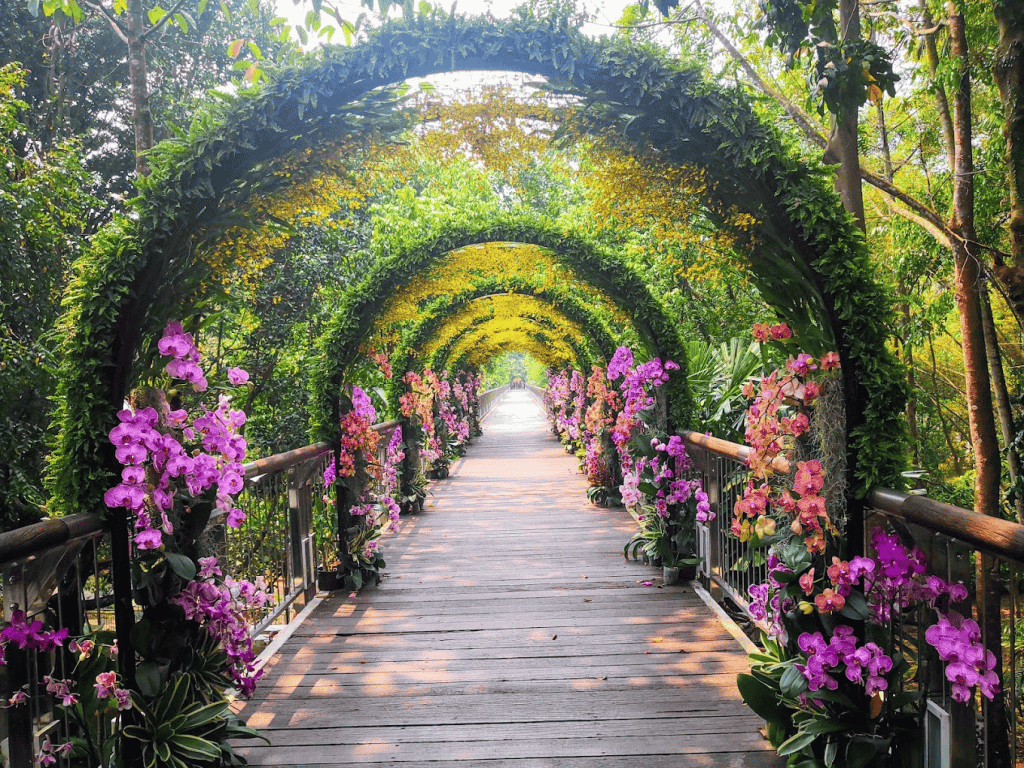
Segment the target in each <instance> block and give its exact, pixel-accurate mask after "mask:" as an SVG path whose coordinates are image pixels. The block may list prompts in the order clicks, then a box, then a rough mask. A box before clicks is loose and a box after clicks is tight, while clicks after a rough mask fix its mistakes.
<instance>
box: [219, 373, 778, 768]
mask: <svg viewBox="0 0 1024 768" xmlns="http://www.w3.org/2000/svg"><path fill="white" fill-rule="evenodd" d="M512 394H515V393H512ZM524 397H527V398H528V397H529V396H528V395H524ZM517 402H518V407H520V408H522V407H524V406H525V405H530V403H532V401H529V402H527V401H516V400H515V399H512V400H510V401H509V402H508V403H506V404H505V405H501V404H499V405H498V406H497V407H496V409H495V410H494V411H492V414H491V417H489V421H488V425H487V434H486V435H485V436H484V437H483V438H480V439H479V440H476V441H474V444H473V445H472V446H471V448H470V454H469V455H468V456H467V457H466V458H464V459H462V460H460V461H458V462H456V463H455V464H454V465H453V467H452V473H453V474H452V477H451V478H450V479H449V480H446V481H444V482H440V483H435V484H433V486H432V491H433V493H434V495H433V496H432V497H431V499H430V504H429V505H428V507H427V509H426V511H424V512H423V513H421V514H419V515H416V516H413V517H411V518H408V519H406V520H405V524H404V529H403V532H402V534H401V535H400V536H399V537H397V538H394V539H391V540H388V541H387V551H386V558H387V561H388V566H389V567H388V575H386V576H385V578H384V580H383V581H382V583H381V584H380V585H379V586H378V587H376V588H370V589H366V590H364V591H363V592H361V593H360V594H358V595H351V596H350V595H348V593H343V592H342V593H336V594H334V595H331V596H330V597H329V598H328V599H326V600H324V601H323V603H322V604H321V605H320V606H319V607H318V608H317V610H316V611H315V612H314V613H313V615H312V616H311V617H310V618H309V619H308V620H307V621H306V622H305V623H304V624H303V625H302V626H300V627H299V628H297V630H296V632H295V633H294V634H293V635H292V636H291V637H290V638H289V640H288V641H287V642H286V643H285V644H284V646H283V648H282V649H281V651H280V652H279V653H278V655H277V656H276V657H275V658H274V659H272V660H271V661H270V663H269V664H268V665H267V674H266V677H265V679H264V682H263V683H262V684H261V686H260V688H259V690H258V692H257V696H256V698H254V699H253V700H252V701H250V702H246V703H239V704H238V705H236V711H238V712H239V713H240V715H241V716H242V717H243V718H245V719H247V720H248V721H249V723H250V724H251V725H253V726H254V727H256V728H259V729H260V730H261V732H262V733H263V734H264V735H266V736H268V737H269V738H270V739H271V741H272V744H271V745H270V746H259V745H254V744H252V743H249V744H239V745H238V746H239V747H240V749H241V751H242V753H243V754H244V755H245V756H246V757H247V758H248V759H249V761H250V764H252V765H278V766H287V765H295V766H298V765H302V766H303V768H309V767H310V766H339V767H340V766H354V765H366V764H373V765H375V766H386V765H387V766H402V767H403V768H423V767H425V766H427V765H430V766H439V765H465V766H467V767H468V766H493V768H616V767H618V766H630V768H636V767H637V766H642V768H667V767H668V766H672V767H673V768H678V767H679V766H689V765H693V766H736V767H737V768H778V767H779V766H781V765H782V763H781V761H780V760H779V759H778V758H777V757H776V756H775V755H774V753H773V752H772V751H771V749H770V747H769V746H768V745H767V744H766V742H765V741H764V740H763V738H762V737H761V735H760V733H759V732H758V729H759V728H760V727H761V725H762V724H761V723H760V722H759V721H758V720H757V718H756V717H755V716H753V714H752V713H751V712H749V711H748V710H746V709H745V708H744V707H743V706H742V703H741V702H740V700H739V696H738V694H737V692H736V687H735V680H736V673H737V672H739V671H745V670H746V669H747V664H746V660H745V657H744V654H743V652H742V650H741V649H740V648H739V646H738V645H737V644H736V642H735V640H733V639H732V637H731V636H729V635H728V633H727V632H726V631H725V630H724V628H723V627H722V626H721V624H720V623H719V622H718V620H717V618H715V617H714V616H713V615H712V614H711V613H710V612H709V611H708V610H707V608H706V606H704V604H703V602H701V601H700V600H699V598H697V597H696V596H695V595H694V594H693V593H692V591H691V590H689V588H687V587H686V586H680V585H676V586H669V587H663V586H662V585H661V580H660V573H659V572H658V571H656V570H655V569H653V568H650V567H647V566H644V565H642V564H640V563H637V562H634V561H627V560H625V559H623V557H622V545H623V543H624V541H625V540H626V539H628V537H629V535H630V532H631V530H632V521H631V520H630V519H629V517H628V515H626V514H625V513H624V512H623V511H622V510H614V509H612V510H608V509H599V508H596V507H593V506H591V505H589V504H588V503H587V502H586V500H585V496H584V495H583V489H584V487H585V483H583V482H582V480H581V478H580V476H579V475H578V474H577V473H576V460H575V459H574V458H573V457H570V456H567V455H566V454H565V452H564V451H562V450H561V448H560V446H558V445H557V443H556V442H555V441H554V440H553V438H552V437H551V436H550V432H549V430H548V428H547V426H546V424H545V423H544V422H543V421H542V419H541V418H540V414H539V411H538V410H537V409H536V408H535V406H530V407H531V408H532V409H533V410H532V411H529V409H528V412H527V415H526V416H523V414H522V413H519V414H518V415H516V414H512V411H511V410H510V409H514V408H515V407H516V404H517ZM510 414H511V415H510ZM531 414H532V415H531ZM645 582H646V583H645Z"/></svg>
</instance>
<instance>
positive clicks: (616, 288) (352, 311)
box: [312, 215, 692, 440]
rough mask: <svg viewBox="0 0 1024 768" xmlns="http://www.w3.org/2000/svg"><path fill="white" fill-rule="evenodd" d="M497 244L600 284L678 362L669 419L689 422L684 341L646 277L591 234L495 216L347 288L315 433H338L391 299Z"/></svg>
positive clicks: (326, 343) (323, 370)
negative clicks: (527, 250) (341, 402)
mask: <svg viewBox="0 0 1024 768" xmlns="http://www.w3.org/2000/svg"><path fill="white" fill-rule="evenodd" d="M494 242H500V243H509V244H513V245H519V246H537V247H539V248H542V249H544V251H545V253H547V254H548V255H550V257H551V258H553V259H554V260H555V261H557V262H558V263H559V264H560V265H562V266H563V267H564V268H565V269H566V271H567V272H568V273H569V274H571V275H573V276H574V277H575V278H576V279H577V280H578V281H580V282H581V283H584V284H587V285H589V286H592V287H593V288H596V289H597V290H598V291H600V292H601V293H602V294H603V295H605V296H606V297H607V298H608V300H609V301H611V302H612V303H614V304H615V305H616V306H618V307H619V309H621V310H623V311H624V312H626V313H627V314H628V316H629V318H630V319H631V321H632V325H633V327H634V329H635V330H636V331H637V336H638V338H639V340H640V342H641V343H642V344H643V346H644V347H645V349H644V350H643V351H644V353H645V354H647V355H651V356H655V355H663V356H666V357H669V358H671V359H673V360H675V361H676V362H677V363H678V364H679V366H680V371H679V375H677V376H675V377H673V379H672V381H671V382H670V384H669V395H670V402H671V405H672V410H671V412H670V417H671V418H672V420H673V421H674V423H675V424H676V425H677V426H680V427H684V426H687V425H689V422H690V418H691V413H692V405H691V397H690V393H689V390H688V388H687V386H686V351H685V347H684V345H683V344H682V341H681V339H680V338H679V335H678V331H677V327H676V325H675V323H674V322H673V321H672V319H671V318H670V317H669V316H668V315H667V313H666V312H665V309H664V307H663V306H662V304H661V302H660V301H658V299H657V297H656V296H654V294H653V293H652V292H651V289H650V287H649V286H648V285H647V283H646V282H645V281H644V280H643V278H641V277H640V275H638V274H637V273H636V271H635V270H634V269H633V268H632V267H630V266H629V265H628V264H626V263H625V262H624V261H623V260H622V259H621V258H620V257H619V256H618V255H616V254H614V253H612V252H611V251H609V250H606V249H604V248H601V247H600V246H598V245H595V244H594V243H592V242H590V240H588V239H587V238H586V237H583V236H581V235H579V234H576V233H573V232H566V231H564V230H561V229H559V228H557V227H555V226H554V225H553V224H552V223H550V222H549V221H547V220H545V219H543V218H540V217H536V218H534V219H533V220H530V218H529V217H526V216H523V215H518V216H504V217H498V218H496V219H494V220H492V221H489V222H487V223H484V224H476V225H469V226H467V225H465V224H463V223H461V222H456V223H453V224H451V225H449V226H447V227H441V228H439V229H438V230H436V231H434V232H432V233H431V234H430V235H429V236H427V237H424V238H423V239H422V241H421V242H419V243H417V244H415V245H409V246H407V247H404V248H401V249H399V250H396V251H394V252H392V253H389V254H387V255H386V256H385V258H383V259H382V260H381V261H380V262H378V264H377V266H376V267H375V268H374V269H373V270H371V272H370V274H368V275H367V277H366V278H365V279H364V280H363V281H362V282H361V283H359V284H358V285H356V286H354V287H353V288H351V289H350V290H349V291H348V292H347V293H346V295H345V299H344V300H343V301H342V302H341V303H340V306H339V308H338V311H337V312H336V313H335V315H334V317H332V318H331V321H330V322H329V323H328V325H327V328H326V330H325V332H324V335H323V337H322V339H321V342H320V346H321V354H320V355H319V358H318V359H319V361H320V364H319V365H318V366H317V367H316V369H315V370H314V371H313V377H312V380H313V389H314V398H315V409H314V413H313V424H314V427H313V429H314V437H316V438H317V439H321V440H330V439H333V438H334V437H335V435H336V433H337V429H338V426H337V408H338V395H339V392H341V391H342V386H343V384H344V381H345V371H346V369H348V368H349V366H350V365H352V363H353V362H355V360H356V359H357V358H358V356H359V354H360V349H361V348H362V347H363V346H364V345H366V343H367V342H368V341H369V340H370V337H371V335H372V332H373V328H374V325H375V323H376V322H377V319H378V318H380V317H382V316H383V315H384V313H385V312H386V310H387V307H388V305H389V303H390V302H391V301H392V300H393V299H394V297H396V296H400V295H401V292H402V291H403V290H404V289H405V287H406V286H408V285H409V283H410V282H411V281H412V280H413V279H415V276H416V275H417V274H419V273H421V272H423V271H424V270H427V269H429V268H431V267H433V266H434V265H435V264H437V263H439V262H442V261H443V260H444V259H445V257H446V256H447V255H449V254H452V253H455V252H459V251H460V250H461V249H465V248H467V247H470V246H473V245H477V244H482V243H494Z"/></svg>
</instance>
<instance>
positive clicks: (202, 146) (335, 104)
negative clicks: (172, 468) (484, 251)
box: [49, 12, 904, 512]
mask: <svg viewBox="0 0 1024 768" xmlns="http://www.w3.org/2000/svg"><path fill="white" fill-rule="evenodd" d="M469 69H492V70H516V71H521V72H525V73H529V74H535V75H541V76H546V77H550V78H551V79H552V81H557V82H561V83H565V84H566V85H565V88H566V89H567V90H568V91H570V92H572V93H576V94H579V95H582V96H583V98H584V99H585V100H586V101H587V105H588V107H589V114H590V115H591V116H593V117H594V118H595V119H597V120H598V121H599V122H604V123H613V124H619V125H622V126H623V128H624V130H625V135H626V137H627V139H629V140H631V141H636V142H644V143H647V144H649V145H651V146H653V147H654V148H655V149H656V150H659V151H660V152H662V153H663V154H664V156H666V157H668V158H670V159H671V160H673V161H675V162H680V163H688V164H691V165H693V166H694V167H696V168H699V169H702V170H703V172H704V173H705V174H706V175H707V180H708V183H707V185H706V187H705V189H704V191H703V198H704V200H705V203H706V204H707V206H708V210H709V211H710V212H711V213H712V214H714V213H716V212H717V213H718V214H719V215H720V221H721V222H722V223H723V225H724V226H733V225H732V224H729V223H728V222H729V221H734V220H735V217H732V216H728V215H727V214H729V213H732V212H735V211H742V212H746V213H748V214H749V221H748V222H747V225H746V226H745V227H744V228H743V230H742V231H741V232H738V236H739V237H740V239H741V240H742V241H743V242H745V243H747V244H748V245H749V248H748V249H747V250H748V252H749V253H750V254H751V255H750V258H749V270H750V274H751V275H752V277H753V279H754V280H755V281H756V282H757V284H758V286H759V287H760V288H761V290H762V291H763V294H764V296H765V298H766V299H767V300H768V301H769V303H771V304H773V305H774V306H776V308H777V309H778V310H779V312H780V314H781V315H782V316H783V317H785V318H787V319H789V320H790V321H791V322H793V323H794V324H796V325H802V326H805V327H806V328H807V330H808V333H807V334H806V335H805V337H806V338H811V337H812V336H814V335H816V336H818V337H819V338H821V339H822V340H823V343H828V342H830V341H834V343H835V346H836V348H837V349H838V351H839V354H840V357H841V359H842V362H843V376H844V383H845V386H846V396H847V400H848V408H847V437H848V447H849V451H850V461H849V472H850V479H851V481H852V482H853V484H854V486H855V487H856V489H857V490H858V491H859V492H863V491H864V490H865V489H866V488H868V487H871V486H874V485H877V484H878V483H881V482H896V481H897V480H898V470H899V469H900V467H901V463H902V440H901V436H902V433H903V428H902V425H901V422H900V418H899V414H900V411H901V408H902V404H903V400H904V390H903V384H902V380H901V377H900V376H899V375H898V371H897V370H896V368H895V363H894V361H893V358H892V356H891V355H890V354H889V353H888V352H887V351H886V349H885V341H886V334H885V324H886V319H887V318H888V312H889V307H888V306H887V304H886V302H885V300H884V297H883V294H882V292H881V290H880V289H879V288H878V286H877V285H876V284H875V282H874V281H873V277H872V270H871V268H870V264H869V261H868V257H867V251H866V247H865V244H864V241H863V239H862V237H861V236H860V235H859V234H858V232H857V231H856V230H855V228H854V227H853V226H852V224H851V223H850V221H849V220H848V218H847V217H846V215H845V213H844V212H843V211H842V208H841V206H840V204H839V202H838V199H837V198H836V196H835V195H834V194H833V192H832V191H831V190H830V189H829V187H828V184H827V180H826V172H825V170H824V169H822V168H821V167H809V166H808V165H807V164H806V163H804V162H802V161H800V160H799V159H797V158H796V157H794V156H793V155H792V154H791V153H790V152H789V150H787V149H786V148H785V146H784V144H783V142H782V141H781V140H780V139H779V137H778V136H777V134H776V132H775V131H774V129H772V128H771V127H769V126H766V125H763V124H762V123H761V122H760V121H759V120H758V119H757V117H756V116H755V114H754V113H753V111H752V110H751V108H750V106H749V105H748V104H747V103H746V102H745V101H744V99H743V98H742V96H741V95H740V94H739V93H738V92H736V91H731V90H727V89H724V88H721V87H719V86H715V85H712V84H709V83H708V82H706V81H705V79H704V78H703V77H702V75H701V73H700V72H698V71H696V70H694V69H685V68H680V67H679V66H678V65H677V64H676V63H675V62H671V61H668V60H666V59H665V58H664V57H663V56H661V55H660V54H658V53H656V52H653V51H651V50H650V49H646V48H640V47H635V46H632V45H630V44H628V43H627V42H624V41H608V40H604V41H597V42H595V41H591V40H588V39H586V38H584V37H582V36H581V35H580V34H579V33H578V32H577V31H576V30H573V29H571V28H568V27H566V26H565V25H564V24H563V25H560V24H559V23H557V22H551V21H545V20H537V19H534V18H531V17H528V16H525V15H524V16H523V17H521V18H518V19H514V20H511V21H508V22H503V23H493V22H490V21H488V20H486V19H482V18H463V17H454V16H447V15H445V14H443V13H441V12H435V13H434V14H433V15H432V16H430V17H426V18H422V17H421V18H418V19H416V20H415V21H412V22H407V21H396V22H392V23H390V24H388V25H387V26H385V27H384V28H382V29H381V30H379V31H377V32H375V33H374V34H373V35H372V36H371V37H370V39H368V40H367V41H365V42H363V43H360V44H358V45H355V46H352V47H351V48H339V49H333V50H331V51H328V52H326V53H325V54H323V56H322V57H318V58H316V59H315V60H312V61H311V62H309V63H307V64H305V65H303V66H302V67H295V68H291V69H287V70H284V71H282V72H280V73H279V74H278V75H277V76H276V77H275V78H274V79H273V81H272V82H271V83H269V85H267V86H266V87H263V88H261V89H260V90H259V92H257V93H254V94H246V95H245V96H244V97H242V98H240V99H238V100H237V102H235V103H234V104H233V105H231V106H227V107H222V108H219V111H215V112H214V113H211V114H210V115H205V116H203V117H202V118H201V119H199V120H197V121H196V123H195V125H194V126H193V128H192V129H191V131H190V133H189V134H188V135H187V136H186V137H184V138H182V139H180V140H178V141H176V142H174V143H171V144H166V145H162V146H161V147H160V148H159V149H158V150H157V151H155V152H154V153H153V156H152V158H151V162H152V166H153V168H154V174H153V175H152V176H151V177H150V178H149V179H148V180H145V181H144V183H143V185H142V186H143V189H142V192H143V194H142V197H141V198H140V200H139V203H138V205H137V208H136V212H135V217H134V218H133V219H123V220H121V221H119V222H118V223H116V224H115V225H113V226H111V227H109V228H108V229H107V230H106V231H105V232H104V233H103V234H102V235H101V236H99V237H97V238H96V240H95V242H94V243H93V247H92V249H91V252H90V254H89V255H88V256H86V257H85V258H83V260H82V262H81V263H80V264H79V265H78V270H77V277H76V279H75V280H74V281H73V284H72V286H71V288H70V289H69V305H70V309H69V311H68V314H67V316H66V317H65V319H64V325H63V327H64V329H65V336H64V342H63V346H62V349H61V353H62V361H63V362H62V365H61V368H60V370H59V388H58V398H59V403H60V404H59V408H58V409H59V412H58V414H57V417H58V420H59V424H60V434H59V437H58V443H57V446H56V450H55V452H54V454H53V456H52V460H51V464H50V476H49V485H50V489H51V492H52V494H53V501H54V506H55V508H56V509H57V510H60V511H65V512H67V511H73V510H74V511H77V510H80V509H87V508H89V507H90V506H91V505H93V504H95V503H97V501H98V499H99V498H100V496H101V495H102V491H103V489H104V488H105V487H107V485H109V482H110V472H111V470H112V469H113V468H114V467H115V466H116V465H114V464H113V462H112V460H110V459H108V461H107V465H106V466H105V467H104V466H98V465H97V457H99V456H108V457H109V455H110V453H111V451H110V446H109V444H107V443H106V441H105V439H104V438H105V434H106V432H107V431H108V430H109V428H110V426H111V422H112V418H113V417H112V414H113V413H114V412H115V411H116V410H117V409H118V408H119V407H120V405H121V402H122V399H123V397H124V395H125V393H126V392H127V391H128V389H129V387H130V386H131V384H132V383H133V382H134V381H136V380H138V379H140V378H141V377H144V376H145V374H146V372H147V371H148V370H150V365H151V361H152V359H153V350H152V349H150V348H148V347H147V346H145V344H144V342H143V339H144V338H150V337H152V338H155V337H156V331H158V330H159V328H160V327H161V326H162V324H163V323H164V322H165V321H166V320H167V319H169V318H170V317H171V316H175V315H176V316H183V315H191V316H193V317H194V316H196V315H197V314H198V313H199V312H201V309H200V308H199V305H200V304H201V303H202V299H203V296H204V295H205V293H206V286H207V285H208V278H209V269H208V268H207V267H206V266H205V265H204V264H203V263H202V261H201V260H200V259H199V258H197V256H196V245H197V243H198V242H199V240H200V238H201V233H202V231H203V229H204V228H206V227H209V226H211V225H212V224H213V223H214V222H215V220H216V217H217V216H218V214H219V213H221V212H226V211H227V210H228V209H229V208H230V206H231V204H232V202H233V201H237V200H238V199H242V198H244V197H245V196H246V195H247V194H249V193H250V192H251V190H252V189H253V188H255V187H257V186H258V185H259V184H260V182H261V181H264V180H265V179H266V177H267V175H268V173H269V172H268V169H267V165H266V164H267V163H268V161H270V160H271V159H273V158H275V157H279V156H281V155H283V154H286V153H288V152H290V151H293V150H295V149H297V148H301V147H305V146H312V145H316V144H318V143H320V142H324V143H326V142H327V141H330V140H336V139H337V137H338V136H339V135H340V134H348V135H352V136H358V135H359V134H360V133H361V132H364V131H368V130H373V129H380V128H385V129H386V128H387V127H388V126H389V125H390V124H391V122H393V118H392V117H391V114H392V113H391V112H390V111H389V110H388V109H380V108H379V107H380V104H385V105H388V106H389V103H388V98H389V97H388V94H387V93H386V92H382V91H378V90H375V89H379V88H381V87H383V86H387V85H388V84H391V83H395V82H398V81H401V80H404V79H405V78H407V77H412V76H427V75H430V74H433V73H437V72H442V71H450V70H469ZM374 102H379V103H374ZM389 121H391V122H389ZM509 229H512V230H514V229H515V227H513V226H511V225H510V226H509ZM495 236H497V233H495ZM501 237H502V238H503V239H507V240H512V241H515V240H516V239H517V237H516V233H515V232H514V231H506V232H505V233H504V234H502V235H501ZM445 245H447V249H448V250H450V249H451V248H452V247H457V245H458V242H457V241H453V242H449V243H446V244H445ZM438 247H442V244H441V243H438ZM582 251H583V249H582V244H581V247H580V248H579V249H577V250H576V251H575V253H577V254H579V255H582ZM565 252H566V253H574V251H573V250H572V249H571V248H570V249H568V250H567V251H565ZM590 263H591V266H592V268H593V270H594V276H595V278H597V279H598V280H601V279H604V280H606V281H607V282H606V283H605V284H603V285H602V288H606V289H607V290H608V292H609V293H614V292H615V291H616V288H621V286H618V285H617V284H616V279H617V275H618V274H619V273H618V272H617V271H616V269H615V268H614V266H613V265H612V263H611V262H610V261H607V260H606V259H605V257H604V256H599V255H595V256H593V259H592V261H591V262H590ZM627 295H628V294H627ZM375 300H379V297H377V299H375ZM367 306H371V305H367ZM648 311H649V310H648V308H646V307H641V309H640V312H639V314H640V315H641V316H640V317H638V322H640V323H648V324H655V323H658V324H660V322H661V321H662V320H663V318H659V317H657V316H656V315H652V316H650V317H648V316H644V315H645V313H646V312H648ZM335 331H338V332H335V333H333V334H332V336H331V339H330V343H329V344H327V345H326V347H325V352H326V353H327V355H332V354H341V355H345V354H350V351H349V350H346V349H341V348H339V346H338V345H339V344H344V343H347V342H348V341H350V340H353V339H352V336H351V335H350V334H349V333H347V332H345V333H341V332H340V331H341V326H339V327H338V328H336V329H335ZM652 331H654V332H653V333H652V334H651V335H652V336H653V337H656V338H659V339H666V338H670V337H671V335H672V334H671V329H670V328H652ZM659 351H660V350H659ZM663 351H664V352H668V353H670V354H671V352H672V350H668V349H666V350H663ZM676 356H677V357H681V355H676ZM680 362H682V360H680ZM322 378H323V379H324V380H327V379H329V378H330V376H326V377H322ZM325 399H328V398H326V389H321V398H320V400H321V406H324V405H325V404H326V403H325ZM683 399H684V400H685V396H684V398H683ZM321 418H323V415H321Z"/></svg>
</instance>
